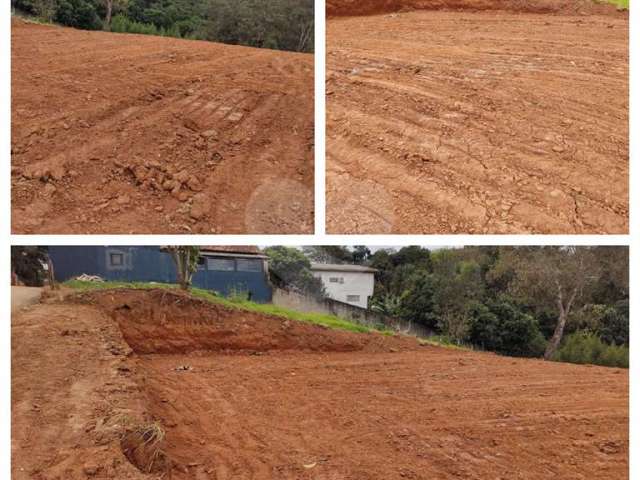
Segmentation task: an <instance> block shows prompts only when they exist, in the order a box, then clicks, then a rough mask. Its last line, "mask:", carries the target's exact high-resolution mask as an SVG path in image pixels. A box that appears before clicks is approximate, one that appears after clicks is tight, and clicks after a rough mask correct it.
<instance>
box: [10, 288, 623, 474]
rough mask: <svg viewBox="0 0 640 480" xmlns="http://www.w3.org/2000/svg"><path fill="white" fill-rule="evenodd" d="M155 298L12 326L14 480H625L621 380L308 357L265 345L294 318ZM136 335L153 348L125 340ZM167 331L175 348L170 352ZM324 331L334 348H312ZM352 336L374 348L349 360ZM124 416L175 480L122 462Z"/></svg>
mask: <svg viewBox="0 0 640 480" xmlns="http://www.w3.org/2000/svg"><path fill="white" fill-rule="evenodd" d="M160 293H161V292H119V291H118V292H116V291H108V292H100V293H93V294H89V295H82V296H80V297H79V298H71V299H67V300H65V301H62V302H60V301H54V302H53V303H51V304H43V305H38V306H36V307H33V308H32V309H30V310H28V311H26V312H23V313H20V314H18V315H16V316H14V318H13V329H12V361H13V362H12V387H13V398H12V407H13V410H12V413H13V417H12V427H13V440H12V442H13V443H12V448H13V474H14V478H18V479H22V478H25V479H26V478H34V479H54V478H65V479H72V480H73V479H81V478H82V479H83V478H99V479H120V478H125V479H135V478H161V477H162V478H171V479H173V480H176V479H177V480H182V479H185V480H186V479H190V480H191V479H216V480H226V479H242V480H249V479H256V480H261V479H264V480H267V479H272V478H281V479H304V478H309V479H319V480H331V479H338V478H339V479H345V480H356V479H358V480H364V479H371V480H373V479H375V480H378V479H381V478H389V479H392V478H413V479H425V480H426V479H433V478H438V479H459V478H467V479H483V480H484V479H487V478H509V479H518V478H521V479H525V478H526V479H541V480H542V479H545V480H546V479H548V478H558V479H587V478H588V479H596V478H597V479H604V478H628V371H626V370H620V369H613V368H600V367H587V366H576V365H569V364H560V363H551V362H542V361H537V360H524V359H511V358H506V357H499V356H496V355H491V354H484V353H477V352H467V351H458V350H451V349H443V348H436V347H418V346H416V342H415V341H414V340H398V339H397V338H389V337H383V336H380V335H373V334H372V335H366V334H364V335H361V334H351V333H346V332H331V331H326V330H324V329H321V328H318V327H313V326H311V325H303V327H304V328H303V329H302V330H296V333H299V334H300V335H301V336H302V338H304V339H306V341H308V342H311V343H312V345H313V347H312V348H311V349H315V350H317V351H309V350H310V349H308V348H305V347H304V345H303V344H302V343H299V342H291V341H290V339H287V338H288V337H287V336H286V335H283V334H275V335H273V334H272V333H271V330H273V329H277V328H278V325H277V322H280V324H281V325H280V328H283V325H284V322H286V320H283V319H274V318H273V317H268V316H263V317H262V318H259V317H257V316H251V315H249V316H246V315H245V314H244V313H240V312H236V311H233V312H230V311H224V310H225V309H222V308H220V307H218V306H215V305H214V306H210V305H207V304H204V303H201V302H199V301H193V300H190V299H188V298H187V297H185V296H184V295H173V294H168V295H167V296H165V297H164V299H160V298H159V297H158V295H159V294H160ZM159 301H162V302H164V303H163V304H162V305H164V307H162V306H161V305H160V303H159ZM163 312H164V313H163ZM187 315H190V316H191V317H190V318H189V317H187ZM234 318H235V321H236V325H235V326H234V325H233V321H234ZM290 323H296V322H290ZM118 324H119V325H120V327H121V328H122V331H123V333H124V335H123V336H120V334H119V333H120V332H119V331H118V328H117V325H118ZM141 325H146V326H145V327H144V329H145V330H146V331H147V332H150V333H151V334H152V338H153V339H152V340H151V341H144V340H143V339H142V337H140V336H138V335H137V334H133V333H131V332H139V331H140V330H139V329H140V328H141ZM216 325H219V328H220V329H221V331H220V332H219V333H218V332H216ZM152 326H153V328H151V327H152ZM245 326H248V328H246V329H245V328H244V327H245ZM307 327H308V328H309V329H310V330H309V331H305V330H306V328H307ZM287 328H291V329H295V328H297V327H296V326H294V325H290V326H289V327H287ZM163 329H165V334H164V337H165V338H166V339H167V343H171V341H172V340H171V339H173V338H174V336H176V337H177V338H178V341H177V343H175V344H174V345H173V347H171V348H169V349H167V348H165V347H164V345H163V344H162V343H160V341H159V340H160V338H161V337H162V336H163V334H162V331H163ZM249 329H251V330H252V331H249ZM314 329H315V331H316V332H317V334H318V335H320V336H323V335H325V334H327V335H330V334H335V335H336V338H335V340H334V341H331V342H328V341H326V339H321V340H319V342H320V343H318V344H314V343H313V342H314V336H313V335H312V330H314ZM245 330H246V332H244V331H245ZM243 332H244V333H243ZM261 332H262V333H263V334H262V338H263V339H264V341H265V343H264V344H259V343H256V342H258V338H260V335H261ZM189 335H191V336H192V337H193V340H192V342H190V343H189V344H188V345H187V346H186V347H185V344H186V343H185V341H184V340H185V339H186V338H187V337H188V336H189ZM358 335H360V336H361V337H364V338H367V337H371V336H377V337H379V338H380V341H379V342H378V343H377V344H376V345H377V346H375V348H371V345H372V344H371V343H367V342H366V341H364V342H362V343H360V345H361V346H362V348H363V349H362V350H355V351H349V352H345V351H339V350H343V348H342V346H343V345H344V344H345V342H346V343H347V344H349V345H351V346H353V341H352V340H351V339H350V338H351V337H355V336H358ZM201 337H203V338H205V339H206V338H209V337H213V338H215V340H213V341H211V342H208V341H207V340H201ZM223 338H229V339H231V340H230V341H229V342H227V343H226V344H224V342H223V341H222V340H221V339H223ZM234 338H235V340H233V339H234ZM241 338H245V339H252V340H250V341H249V340H247V341H246V342H245V341H244V340H243V341H242V342H240V344H239V343H238V339H241ZM276 338H279V339H285V340H282V341H280V340H278V341H276V344H277V345H278V346H279V347H283V349H281V348H279V347H278V348H274V343H273V342H274V339H276ZM54 340H55V341H54ZM128 340H130V341H131V342H132V344H133V345H132V348H133V350H134V353H131V351H130V350H129V346H128V345H127V343H126V341H128ZM356 343H359V341H356ZM403 343H404V345H403ZM196 344H197V345H198V347H199V348H200V347H210V348H212V349H211V350H198V351H195V350H193V349H192V346H193V345H196ZM154 345H155V347H156V348H157V350H158V351H161V352H168V351H171V352H172V353H157V352H154V351H153V346H154ZM320 345H322V347H320ZM297 346H301V347H302V350H297ZM123 412H125V413H126V414H123ZM125 417H127V418H128V417H131V418H135V419H140V421H142V420H143V419H146V420H147V421H148V420H154V421H157V422H159V423H160V424H162V426H163V428H164V429H165V431H166V438H165V440H164V441H163V442H162V454H163V455H164V458H166V459H167V463H166V464H165V466H166V468H165V470H164V471H161V472H156V473H152V474H151V475H149V476H142V475H141V474H140V472H139V471H138V470H137V469H135V468H134V467H133V466H132V465H130V464H129V463H128V461H127V459H126V457H125V456H124V453H123V451H122V449H121V444H120V441H119V436H118V434H119V435H122V428H123V427H122V425H121V424H122V423H124V422H123V421H122V418H125ZM117 427H119V428H120V430H118V428H117Z"/></svg>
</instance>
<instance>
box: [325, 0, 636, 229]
mask: <svg viewBox="0 0 640 480" xmlns="http://www.w3.org/2000/svg"><path fill="white" fill-rule="evenodd" d="M384 3H385V2H383V1H378V2H374V1H369V2H359V3H358V2H347V1H338V0H336V1H335V2H333V4H332V5H333V6H332V5H331V4H330V5H329V12H330V13H333V14H335V15H338V14H340V15H344V14H356V13H363V8H364V6H367V5H369V6H371V5H373V6H374V7H375V8H374V11H378V10H379V8H378V7H380V5H381V4H384ZM386 3H387V4H391V8H390V10H396V9H398V5H399V4H401V3H405V4H407V3H408V4H411V3H412V2H399V1H389V2H386ZM413 3H414V4H419V3H432V4H433V3H439V4H452V3H456V2H419V1H416V2H413ZM503 3H504V2H503ZM458 4H460V5H458ZM462 4H475V5H476V6H479V5H480V6H481V5H484V6H485V7H487V8H488V6H487V4H493V6H495V5H496V4H500V2H496V1H493V2H492V1H485V2H471V1H469V0H461V1H459V2H457V3H456V5H457V6H458V7H461V6H464V5H462ZM540 4H542V5H547V6H550V7H549V8H551V7H553V6H554V5H555V6H558V5H562V4H564V7H562V8H560V7H558V8H556V9H555V10H553V9H552V11H554V12H555V13H559V14H539V13H523V12H522V11H520V12H505V11H491V10H489V11H479V12H478V11H471V10H467V9H461V10H460V11H410V12H395V13H387V14H381V15H376V16H361V17H351V18H348V17H347V18H337V17H333V18H329V19H328V22H327V95H328V97H327V230H328V232H330V233H442V234H446V233H592V234H596V233H610V234H611V233H619V234H621V233H626V232H627V230H628V193H629V192H628V171H629V168H628V58H629V57H628V41H629V39H628V27H629V24H628V16H627V14H626V13H621V12H616V11H615V9H614V8H608V7H604V6H596V7H593V6H592V7H590V8H584V5H587V3H585V2H582V3H580V4H579V5H580V6H579V7H577V6H576V5H578V3H577V2H558V1H555V0H554V1H548V2H532V1H527V2H511V5H512V6H514V9H515V7H518V6H520V7H522V6H525V7H526V6H529V7H530V6H532V5H534V6H535V5H540ZM467 6H468V5H467ZM338 7H340V8H338ZM569 7H571V8H569ZM331 8H333V11H332V10H331ZM381 8H383V9H384V8H386V7H384V5H382V7H381ZM520 10H531V8H520ZM364 13H367V9H364Z"/></svg>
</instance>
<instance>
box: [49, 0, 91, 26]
mask: <svg viewBox="0 0 640 480" xmlns="http://www.w3.org/2000/svg"><path fill="white" fill-rule="evenodd" d="M54 20H55V21H56V22H57V23H60V24H61V25H66V26H68V27H74V28H82V29H85V30H100V29H101V28H102V22H101V21H100V17H99V16H98V12H97V10H96V6H95V5H94V4H93V3H91V2H89V1H87V0H60V2H59V3H58V7H57V10H56V13H55V17H54Z"/></svg>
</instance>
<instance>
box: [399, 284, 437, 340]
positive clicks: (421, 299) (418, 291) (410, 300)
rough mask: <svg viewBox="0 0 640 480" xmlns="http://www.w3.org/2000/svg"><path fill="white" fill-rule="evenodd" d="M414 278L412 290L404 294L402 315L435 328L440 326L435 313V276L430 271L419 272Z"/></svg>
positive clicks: (414, 321)
mask: <svg viewBox="0 0 640 480" xmlns="http://www.w3.org/2000/svg"><path fill="white" fill-rule="evenodd" d="M414 279H415V280H414V282H413V287H412V288H411V290H409V291H407V292H405V293H404V295H403V296H402V306H401V307H400V316H401V317H402V318H404V319H405V320H409V321H411V322H413V323H417V324H420V325H424V326H425V327H428V328H431V329H433V330H435V329H436V328H437V326H438V317H437V316H436V314H435V301H434V295H435V286H434V284H433V277H432V276H431V275H430V274H428V273H418V274H416V275H415V276H414Z"/></svg>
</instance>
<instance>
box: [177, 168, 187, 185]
mask: <svg viewBox="0 0 640 480" xmlns="http://www.w3.org/2000/svg"><path fill="white" fill-rule="evenodd" d="M174 178H175V180H176V181H177V182H180V183H187V181H188V180H189V172H187V171H186V170H181V171H180V172H179V173H177V174H176V175H174Z"/></svg>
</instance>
